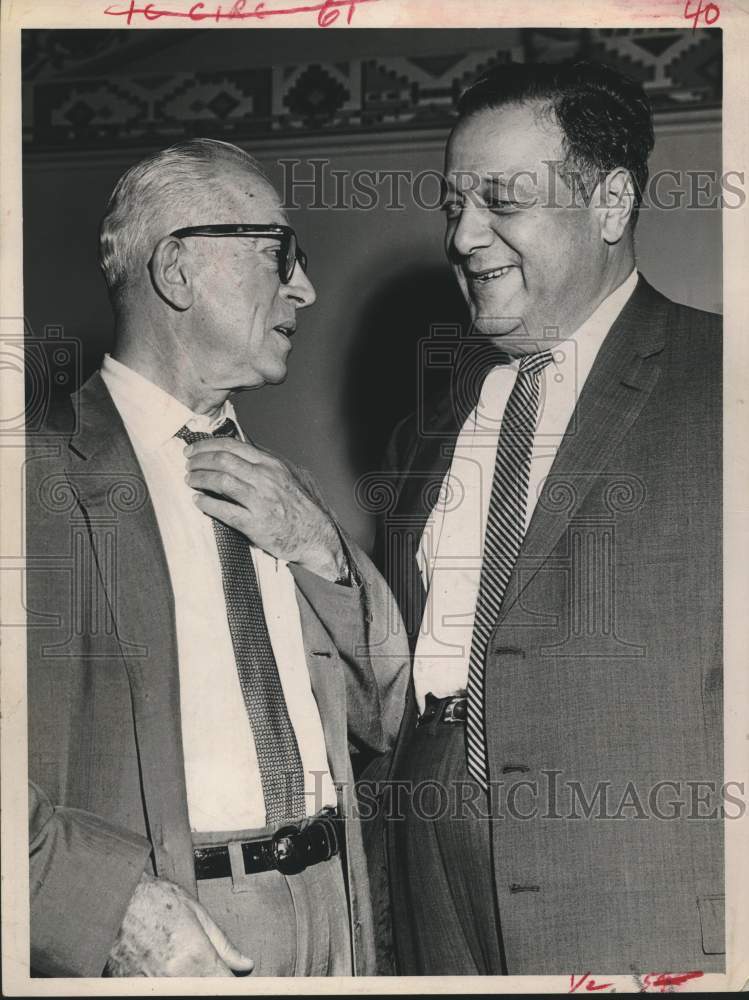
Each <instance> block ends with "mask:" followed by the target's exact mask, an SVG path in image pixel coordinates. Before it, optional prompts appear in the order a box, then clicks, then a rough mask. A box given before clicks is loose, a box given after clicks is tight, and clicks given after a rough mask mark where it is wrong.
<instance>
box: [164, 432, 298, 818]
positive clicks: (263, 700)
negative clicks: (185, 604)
mask: <svg viewBox="0 0 749 1000" xmlns="http://www.w3.org/2000/svg"><path fill="white" fill-rule="evenodd" d="M236 435H237V428H236V425H235V424H234V422H233V421H232V420H226V421H224V423H223V424H222V425H221V426H220V427H219V428H218V429H217V430H216V431H215V432H214V433H213V434H203V433H198V432H196V431H191V430H189V429H188V428H187V427H186V426H185V427H182V428H181V429H180V430H179V431H177V434H176V436H177V437H178V438H181V439H182V440H183V441H184V442H186V444H193V442H195V441H202V440H205V439H206V438H210V437H236ZM212 520H213V532H214V534H215V536H216V545H217V546H218V554H219V559H220V560H221V577H222V580H223V585H224V601H225V603H226V616H227V618H228V620H229V632H230V633H231V641H232V646H233V647H234V658H235V660H236V664H237V673H238V675H239V685H240V687H241V689H242V696H243V698H244V703H245V707H246V709H247V715H248V716H249V720H250V727H251V729H252V736H253V739H254V741H255V751H256V753H257V762H258V767H259V769H260V780H261V782H262V786H263V797H264V799H265V812H266V818H267V822H268V824H269V825H270V824H278V823H280V822H282V821H284V820H296V819H300V818H301V817H303V816H305V815H306V807H305V799H304V768H303V766H302V759H301V756H300V754H299V746H298V744H297V740H296V734H295V733H294V728H293V726H292V725H291V720H290V719H289V713H288V711H287V709H286V699H285V698H284V693H283V688H282V687H281V679H280V677H279V675H278V666H277V665H276V658H275V656H274V654H273V647H272V646H271V641H270V636H269V635H268V626H267V625H266V622H265V612H264V611H263V599H262V595H261V594H260V587H259V585H258V581H257V576H256V575H255V566H254V564H253V562H252V553H251V551H250V543H249V541H248V540H247V538H245V536H244V535H243V534H242V533H241V532H239V531H236V530H235V529H234V528H230V527H228V525H226V524H223V523H222V522H221V521H217V520H215V518H214V519H212ZM227 766H231V761H227Z"/></svg>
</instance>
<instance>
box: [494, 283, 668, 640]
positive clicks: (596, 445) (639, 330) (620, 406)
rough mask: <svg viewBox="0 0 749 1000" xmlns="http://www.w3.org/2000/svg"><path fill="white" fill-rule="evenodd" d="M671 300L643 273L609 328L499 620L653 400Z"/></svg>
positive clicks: (542, 496)
mask: <svg viewBox="0 0 749 1000" xmlns="http://www.w3.org/2000/svg"><path fill="white" fill-rule="evenodd" d="M667 306H668V302H667V300H666V299H664V298H663V296H661V295H659V294H658V293H657V292H656V291H655V290H654V289H653V288H651V287H650V285H648V283H647V282H646V281H645V279H644V278H642V277H640V278H639V279H638V284H637V286H636V288H635V290H634V292H633V293H632V297H631V298H630V300H629V302H628V303H627V304H626V305H625V307H624V309H623V310H622V312H621V313H620V315H619V317H618V318H617V320H616V321H615V323H614V324H613V326H612V327H611V329H610V330H609V333H608V334H607V336H606V339H605V340H604V342H603V344H602V346H601V349H600V351H599V353H598V356H597V358H596V360H595V363H594V364H593V367H592V369H591V371H590V374H589V375H588V378H587V380H586V382H585V385H584V387H583V391H582V393H581V394H580V398H579V400H578V402H577V406H576V408H575V413H574V415H573V418H572V420H571V421H570V425H569V427H568V428H567V431H566V433H565V435H564V438H563V439H562V442H561V444H560V447H559V450H558V451H557V455H556V458H555V460H554V463H553V465H552V467H551V471H550V472H549V475H548V477H547V479H546V482H545V483H544V486H543V488H542V491H541V494H540V496H539V499H538V503H537V505H536V508H535V510H534V513H533V517H532V518H531V522H530V524H529V526H528V531H527V533H526V536H525V539H524V542H523V546H522V548H521V550H520V555H519V557H518V561H517V563H516V565H515V569H514V570H513V573H512V576H511V577H510V581H509V583H508V586H507V589H506V591H505V599H504V601H503V604H502V608H501V611H500V615H499V621H500V622H501V621H503V620H504V618H505V617H506V615H507V613H508V612H509V611H510V609H511V608H512V607H513V605H514V604H515V603H516V602H517V600H518V599H519V597H520V595H521V594H522V592H523V590H525V588H526V587H527V586H528V584H529V583H530V582H531V580H532V579H533V577H534V576H535V575H536V573H537V572H538V570H539V569H540V568H541V566H542V564H543V562H544V561H545V559H546V558H547V557H548V556H549V554H550V553H551V552H553V550H554V548H555V547H556V545H557V543H558V542H559V540H560V538H561V537H562V535H563V533H564V532H565V530H566V528H567V526H568V524H569V523H570V520H571V519H572V518H573V517H574V516H575V514H576V513H577V511H578V510H579V509H580V507H581V505H582V504H583V502H584V500H585V498H586V497H587V495H588V493H589V492H590V489H591V486H592V485H593V482H594V480H595V478H596V476H597V475H598V474H600V473H601V472H603V471H604V470H605V468H606V467H607V465H608V463H609V459H610V457H611V455H612V454H613V453H614V450H615V449H616V446H617V445H618V444H619V442H620V441H621V440H622V439H623V438H624V437H625V435H626V434H627V433H628V432H629V430H630V428H631V427H632V425H633V424H634V422H635V420H636V419H637V417H638V416H639V414H640V412H641V410H642V408H643V406H644V405H645V403H646V402H647V400H648V397H649V395H650V393H651V392H652V390H653V388H654V386H655V384H656V382H657V380H658V377H659V375H660V368H659V366H658V363H657V356H658V354H659V353H660V352H661V351H662V350H663V346H664V343H665V328H666V317H665V314H666V309H667ZM560 496H561V497H562V498H563V501H564V502H562V503H559V502H558V501H559V498H560Z"/></svg>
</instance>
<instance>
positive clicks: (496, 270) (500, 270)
mask: <svg viewBox="0 0 749 1000" xmlns="http://www.w3.org/2000/svg"><path fill="white" fill-rule="evenodd" d="M515 266H516V265H515V264H507V265H505V266H504V267H493V268H490V269H488V270H486V271H471V270H469V269H468V268H466V270H465V274H466V277H467V278H468V280H469V281H472V282H475V283H476V284H480V285H482V284H485V283H486V282H487V281H494V279H495V278H504V276H505V275H506V274H509V273H510V271H513V270H514V269H515Z"/></svg>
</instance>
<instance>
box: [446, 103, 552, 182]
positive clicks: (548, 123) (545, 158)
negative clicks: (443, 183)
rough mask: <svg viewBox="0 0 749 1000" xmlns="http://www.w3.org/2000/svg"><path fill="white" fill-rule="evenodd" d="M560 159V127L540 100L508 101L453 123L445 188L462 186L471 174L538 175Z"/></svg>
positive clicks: (481, 176) (505, 176) (490, 175)
mask: <svg viewBox="0 0 749 1000" xmlns="http://www.w3.org/2000/svg"><path fill="white" fill-rule="evenodd" d="M563 158H564V149H563V135H562V131H561V129H560V128H559V126H558V125H557V123H556V122H555V120H554V118H553V115H550V114H549V113H548V110H547V106H546V105H545V103H543V102H541V101H528V102H524V103H523V104H507V105H503V106H502V107H499V108H486V109H484V110H483V111H478V112H476V113H474V114H472V115H469V116H468V117H467V118H464V119H463V120H462V121H460V122H458V124H457V125H456V126H455V128H454V129H453V131H452V133H451V135H450V138H449V139H448V142H447V147H446V150H445V177H446V180H447V183H448V187H450V188H452V189H455V188H458V189H459V190H461V189H462V190H465V189H466V185H467V183H468V182H469V180H470V178H471V177H476V178H477V179H487V178H496V177H498V176H499V177H504V178H507V177H513V176H518V175H521V174H523V173H524V172H532V173H533V174H535V175H536V176H539V177H540V175H541V174H543V173H544V172H545V171H546V170H547V169H548V167H547V164H548V163H550V162H554V161H559V160H562V159H563Z"/></svg>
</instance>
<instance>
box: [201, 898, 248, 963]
mask: <svg viewBox="0 0 749 1000" xmlns="http://www.w3.org/2000/svg"><path fill="white" fill-rule="evenodd" d="M195 915H196V916H197V918H198V920H199V921H200V925H201V927H202V928H203V930H204V931H205V934H206V937H207V938H208V940H209V941H210V942H211V944H212V945H213V947H214V948H215V949H216V951H217V952H218V955H219V958H220V959H221V960H222V961H223V962H225V963H226V965H228V966H229V968H230V969H231V971H232V972H252V970H253V969H254V968H255V962H254V961H253V960H252V959H251V958H248V957H247V956H246V955H243V954H242V952H241V951H239V949H238V948H235V947H234V945H233V944H232V943H231V941H230V940H229V938H228V937H227V936H226V934H224V932H223V931H222V930H221V928H220V927H219V926H218V925H217V924H216V923H215V922H214V921H213V919H212V918H211V917H210V916H209V915H208V914H207V913H206V911H205V910H204V909H203V907H202V906H201V905H200V904H199V903H198V904H196V905H195Z"/></svg>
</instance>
